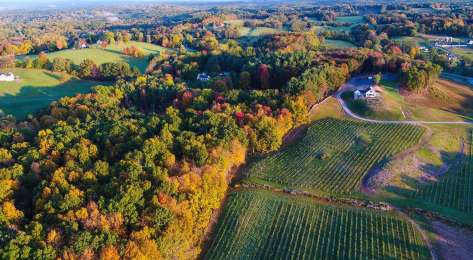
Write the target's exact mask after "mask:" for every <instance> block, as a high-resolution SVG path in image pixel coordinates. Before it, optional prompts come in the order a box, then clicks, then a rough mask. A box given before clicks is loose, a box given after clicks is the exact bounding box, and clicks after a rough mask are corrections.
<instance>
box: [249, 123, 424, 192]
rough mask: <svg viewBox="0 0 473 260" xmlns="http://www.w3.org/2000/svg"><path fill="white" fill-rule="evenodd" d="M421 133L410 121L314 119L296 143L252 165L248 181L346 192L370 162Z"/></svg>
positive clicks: (356, 183) (408, 143)
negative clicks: (408, 123) (371, 122)
mask: <svg viewBox="0 0 473 260" xmlns="http://www.w3.org/2000/svg"><path fill="white" fill-rule="evenodd" d="M423 133H424V129H423V128H420V127H416V126H412V125H394V124H370V123H363V122H356V121H350V120H339V119H333V118H328V119H323V120H320V121H317V122H315V123H313V124H312V126H311V127H309V129H308V131H307V134H306V136H305V137H304V138H303V139H302V140H301V141H300V142H298V143H295V144H293V145H291V146H288V147H287V148H285V149H283V150H281V151H279V152H277V153H275V154H273V155H271V156H268V157H266V158H265V159H262V160H260V161H258V162H256V163H255V164H253V165H252V166H250V168H249V171H248V176H249V178H248V180H247V181H248V182H255V183H264V184H271V185H275V186H280V187H288V188H293V189H299V190H304V191H308V192H312V193H321V194H349V193H352V192H354V191H356V190H357V188H358V187H359V186H360V184H361V181H362V178H363V176H364V175H365V174H366V173H367V172H368V171H369V170H370V169H371V168H372V167H373V166H375V165H376V164H378V163H380V162H382V161H383V160H388V159H389V158H390V157H392V156H393V155H394V154H397V153H399V152H401V151H404V150H406V149H408V148H409V147H411V146H413V145H415V144H416V143H418V142H419V140H420V138H421V137H422V134H423Z"/></svg>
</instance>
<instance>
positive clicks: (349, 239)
mask: <svg viewBox="0 0 473 260" xmlns="http://www.w3.org/2000/svg"><path fill="white" fill-rule="evenodd" d="M215 233H216V234H215V237H214V239H213V243H212V244H211V245H210V248H209V250H208V251H207V253H206V254H205V255H204V259H430V254H429V251H428V249H427V247H426V245H425V243H424V241H423V240H422V237H421V235H420V234H419V233H418V232H417V230H416V229H415V227H414V226H413V225H412V224H411V223H410V222H408V221H406V220H404V219H403V218H402V217H400V216H398V215H396V214H394V213H385V212H381V211H375V210H370V209H362V208H353V207H346V206H330V205H322V204H317V203H316V202H315V201H313V200H310V199H308V198H303V197H297V196H289V195H284V194H279V193H272V192H269V191H249V190H242V191H237V192H233V193H231V194H230V195H229V198H228V201H227V203H226V205H225V208H224V209H223V212H222V214H221V216H220V219H219V222H218V225H217V227H216V232H215Z"/></svg>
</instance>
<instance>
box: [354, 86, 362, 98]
mask: <svg viewBox="0 0 473 260" xmlns="http://www.w3.org/2000/svg"><path fill="white" fill-rule="evenodd" d="M353 98H354V99H355V100H358V99H361V98H363V94H362V93H361V91H359V90H358V89H357V90H355V92H353Z"/></svg>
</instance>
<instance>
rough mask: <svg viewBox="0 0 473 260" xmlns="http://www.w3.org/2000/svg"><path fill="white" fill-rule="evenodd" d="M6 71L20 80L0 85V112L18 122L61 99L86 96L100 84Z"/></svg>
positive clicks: (57, 75)
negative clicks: (80, 95) (92, 88)
mask: <svg viewBox="0 0 473 260" xmlns="http://www.w3.org/2000/svg"><path fill="white" fill-rule="evenodd" d="M9 71H11V72H13V73H14V74H15V75H16V76H18V77H19V80H18V81H16V82H0V109H1V110H3V112H5V113H7V114H13V115H14V116H16V117H17V118H20V119H21V118H24V117H25V116H26V115H28V114H30V113H34V112H36V111H38V110H39V109H40V108H43V107H46V106H47V105H48V104H49V103H51V102H52V101H54V100H57V99H59V98H61V97H64V96H71V95H74V94H76V93H86V92H89V91H90V88H91V87H92V86H95V85H99V84H103V83H99V82H95V81H86V80H79V79H77V78H73V77H71V76H69V75H66V74H62V73H53V72H49V71H46V70H34V69H10V70H9Z"/></svg>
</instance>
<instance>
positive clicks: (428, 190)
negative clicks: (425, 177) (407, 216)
mask: <svg viewBox="0 0 473 260" xmlns="http://www.w3.org/2000/svg"><path fill="white" fill-rule="evenodd" d="M472 138H473V137H472V136H470V138H469V139H470V142H469V144H468V145H467V146H466V147H468V150H469V151H468V154H467V155H466V156H464V158H463V159H462V162H461V164H460V167H452V168H451V169H450V171H449V172H447V173H446V174H445V175H444V176H441V177H440V178H439V180H438V181H436V182H432V183H429V184H427V185H422V184H419V185H417V188H416V189H414V190H413V191H411V192H410V193H409V194H408V197H410V198H412V199H416V200H419V201H423V202H428V203H431V204H434V205H439V206H442V207H446V208H451V209H455V210H458V211H460V212H463V213H468V214H472V213H473V145H472V142H471V141H472Z"/></svg>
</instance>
